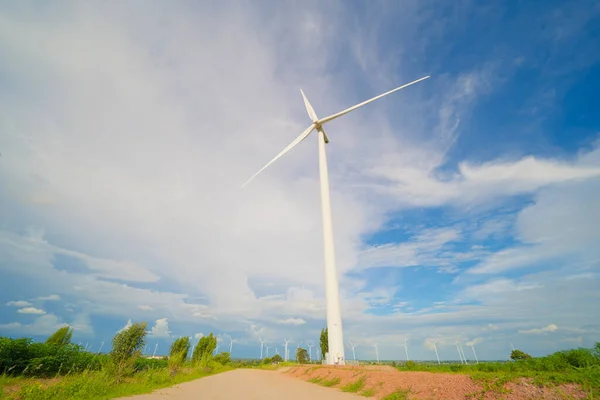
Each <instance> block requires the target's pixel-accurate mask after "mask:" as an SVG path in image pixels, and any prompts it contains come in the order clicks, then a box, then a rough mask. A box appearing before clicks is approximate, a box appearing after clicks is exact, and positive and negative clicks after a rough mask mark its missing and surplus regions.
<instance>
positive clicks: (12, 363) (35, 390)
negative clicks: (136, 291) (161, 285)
mask: <svg viewBox="0 0 600 400" xmlns="http://www.w3.org/2000/svg"><path fill="white" fill-rule="evenodd" d="M72 334H73V331H72V330H71V329H70V328H69V327H67V326H66V327H62V328H60V329H58V330H57V331H56V332H55V333H53V334H52V335H51V336H50V337H49V338H48V339H47V340H46V341H45V342H44V343H39V342H34V341H33V340H32V339H28V338H20V339H11V338H7V337H1V338H0V399H15V400H17V399H23V400H25V399H111V398H114V397H119V396H126V395H132V394H138V393H148V392H151V391H152V390H154V389H157V388H161V387H168V386H172V385H174V384H177V383H181V382H184V381H188V380H192V379H196V378H200V377H203V376H207V375H211V374H215V373H218V372H222V371H226V370H229V369H232V368H235V367H237V366H238V365H234V364H233V363H231V361H230V356H229V353H225V352H223V353H219V354H216V355H213V352H214V350H215V347H216V338H215V337H214V336H213V335H212V333H211V335H210V336H207V337H205V338H202V339H204V340H202V339H201V340H200V343H199V345H198V346H197V347H196V348H195V350H194V353H193V355H192V357H188V353H189V350H190V342H189V338H187V337H183V338H179V339H177V340H175V341H174V342H173V344H172V345H171V349H170V352H169V357H168V358H167V357H164V358H144V357H142V349H143V348H144V345H145V343H146V323H145V322H141V323H135V324H133V325H132V326H130V327H129V328H127V329H125V330H123V331H121V332H119V333H117V334H116V335H115V336H114V338H113V339H112V350H111V351H110V353H108V354H94V353H91V352H87V351H85V350H84V348H83V347H82V346H78V345H75V344H72V343H71V336H72Z"/></svg>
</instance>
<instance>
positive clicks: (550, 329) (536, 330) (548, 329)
mask: <svg viewBox="0 0 600 400" xmlns="http://www.w3.org/2000/svg"><path fill="white" fill-rule="evenodd" d="M557 329H558V326H556V325H555V324H548V325H546V326H544V327H543V328H533V329H527V330H519V333H526V334H535V335H539V334H542V333H547V332H554V331H556V330H557Z"/></svg>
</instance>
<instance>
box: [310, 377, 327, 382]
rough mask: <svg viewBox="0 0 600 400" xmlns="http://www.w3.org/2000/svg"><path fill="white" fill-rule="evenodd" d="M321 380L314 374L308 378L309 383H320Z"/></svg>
mask: <svg viewBox="0 0 600 400" xmlns="http://www.w3.org/2000/svg"><path fill="white" fill-rule="evenodd" d="M322 380H323V378H321V377H318V376H315V377H314V378H310V379H309V380H308V382H310V383H320V382H321V381H322Z"/></svg>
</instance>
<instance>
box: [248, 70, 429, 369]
mask: <svg viewBox="0 0 600 400" xmlns="http://www.w3.org/2000/svg"><path fill="white" fill-rule="evenodd" d="M427 78H429V76H425V77H423V78H420V79H417V80H416V81H413V82H410V83H407V84H405V85H402V86H400V87H397V88H396V89H392V90H390V91H389V92H385V93H383V94H380V95H378V96H375V97H373V98H371V99H369V100H366V101H363V102H362V103H359V104H357V105H355V106H352V107H350V108H347V109H345V110H343V111H340V112H338V113H336V114H332V115H330V116H328V117H325V118H321V119H319V118H318V117H317V114H316V113H315V110H314V109H313V108H312V105H311V104H310V103H309V101H308V99H307V98H306V96H305V95H304V92H303V91H302V90H300V93H301V94H302V98H303V100H304V106H305V107H306V111H307V112H308V116H309V117H310V119H311V120H312V124H310V126H309V127H308V128H306V130H305V131H304V132H302V133H301V134H300V136H298V137H297V138H296V139H294V140H293V141H292V143H290V144H289V145H288V146H287V147H286V148H285V149H283V150H282V151H281V152H280V153H279V154H277V155H276V156H275V158H273V159H272V160H271V161H269V162H268V163H267V164H266V165H265V166H264V167H262V168H261V169H260V170H259V171H258V172H257V173H255V174H254V175H252V176H251V177H250V179H248V180H247V181H246V182H245V183H244V184H243V185H242V187H244V186H246V185H247V184H248V183H250V181H252V179H254V177H256V176H257V175H258V174H260V173H261V172H262V171H263V170H264V169H265V168H267V167H268V166H269V165H271V164H273V163H274V162H275V161H276V160H277V159H278V158H280V157H281V156H283V155H284V154H285V153H287V152H288V151H290V150H291V149H292V148H293V147H294V146H296V145H297V144H298V143H300V142H301V141H303V140H304V139H306V138H307V137H308V135H310V134H311V132H312V131H313V130H316V131H317V132H318V140H319V177H320V185H321V213H322V216H323V245H324V255H325V257H324V261H325V292H326V298H327V332H328V334H329V335H328V345H329V354H330V357H329V363H330V364H344V335H343V332H342V313H341V311H340V295H339V284H338V277H337V270H336V266H335V249H334V242H333V222H332V219H331V201H330V198H329V174H328V172H327V155H326V152H325V144H327V143H329V138H328V137H327V134H326V133H325V130H324V129H323V125H325V124H326V123H327V122H329V121H333V120H334V119H337V118H339V117H341V116H342V115H345V114H348V113H349V112H351V111H354V110H356V109H357V108H360V107H362V106H364V105H367V104H369V103H371V102H373V101H375V100H378V99H380V98H382V97H384V96H387V95H388V94H391V93H394V92H396V91H398V90H400V89H404V88H405V87H407V86H410V85H413V84H415V83H417V82H420V81H422V80H425V79H427Z"/></svg>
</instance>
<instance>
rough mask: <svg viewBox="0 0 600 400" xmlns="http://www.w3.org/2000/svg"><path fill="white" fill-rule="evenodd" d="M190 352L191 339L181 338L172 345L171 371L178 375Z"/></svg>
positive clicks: (170, 352) (170, 353) (170, 354)
mask: <svg viewBox="0 0 600 400" xmlns="http://www.w3.org/2000/svg"><path fill="white" fill-rule="evenodd" d="M189 351H190V338H189V337H187V336H184V337H180V338H179V339H177V340H175V341H174V342H173V343H172V344H171V349H170V351H169V370H170V371H171V373H176V372H177V370H178V369H179V367H181V365H183V363H184V362H185V360H186V359H187V355H188V352H189Z"/></svg>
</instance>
